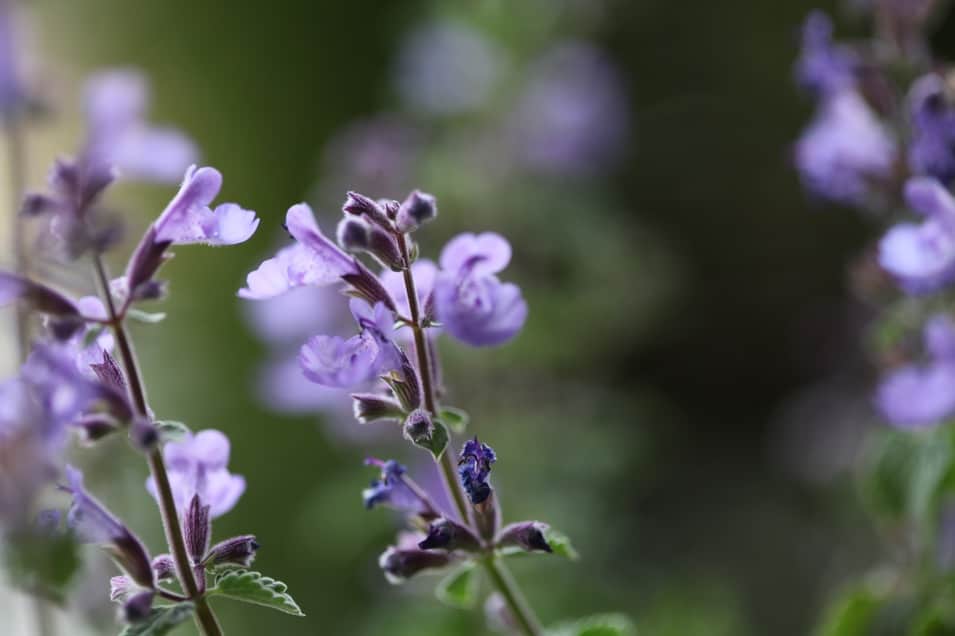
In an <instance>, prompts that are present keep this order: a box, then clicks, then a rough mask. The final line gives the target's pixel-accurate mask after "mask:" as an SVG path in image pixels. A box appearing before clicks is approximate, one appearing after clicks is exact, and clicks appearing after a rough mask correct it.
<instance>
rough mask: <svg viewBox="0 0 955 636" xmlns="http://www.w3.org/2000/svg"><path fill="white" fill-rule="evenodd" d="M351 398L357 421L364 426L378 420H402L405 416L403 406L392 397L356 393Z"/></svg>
mask: <svg viewBox="0 0 955 636" xmlns="http://www.w3.org/2000/svg"><path fill="white" fill-rule="evenodd" d="M351 397H352V410H353V412H354V415H355V419H356V420H358V421H359V422H361V423H362V424H367V423H368V422H375V421H377V420H400V419H401V418H402V417H404V415H405V412H404V410H403V409H402V408H401V404H399V403H398V402H396V401H395V400H393V399H391V398H390V397H387V396H384V395H377V394H375V393H354V394H352V396H351Z"/></svg>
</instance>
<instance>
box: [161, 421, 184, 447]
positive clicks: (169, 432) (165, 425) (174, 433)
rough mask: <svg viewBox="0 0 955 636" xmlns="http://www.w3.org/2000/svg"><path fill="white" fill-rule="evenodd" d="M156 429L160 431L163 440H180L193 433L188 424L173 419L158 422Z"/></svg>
mask: <svg viewBox="0 0 955 636" xmlns="http://www.w3.org/2000/svg"><path fill="white" fill-rule="evenodd" d="M156 430H158V431H159V438H160V440H162V441H163V442H178V441H181V440H182V439H184V438H185V437H186V436H187V435H189V434H190V433H192V431H191V430H189V427H188V426H186V425H185V424H183V423H182V422H175V421H173V420H162V421H159V422H156Z"/></svg>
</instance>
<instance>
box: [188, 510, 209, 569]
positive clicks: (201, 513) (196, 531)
mask: <svg viewBox="0 0 955 636" xmlns="http://www.w3.org/2000/svg"><path fill="white" fill-rule="evenodd" d="M209 510H210V506H204V505H202V500H201V499H199V495H193V496H192V501H190V502H189V507H188V508H186V513H185V514H184V515H183V519H182V525H183V533H184V534H185V538H186V549H187V550H188V551H189V556H190V557H192V562H193V563H199V562H200V561H201V560H202V558H203V557H204V556H205V554H206V550H208V548H209V534H210V533H211V532H212V518H211V517H210V516H209Z"/></svg>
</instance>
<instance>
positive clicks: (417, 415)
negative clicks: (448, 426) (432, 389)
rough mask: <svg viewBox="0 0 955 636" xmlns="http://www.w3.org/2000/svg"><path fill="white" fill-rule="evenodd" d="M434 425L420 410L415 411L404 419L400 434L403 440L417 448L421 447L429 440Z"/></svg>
mask: <svg viewBox="0 0 955 636" xmlns="http://www.w3.org/2000/svg"><path fill="white" fill-rule="evenodd" d="M433 431H434V423H433V422H432V421H431V416H430V415H428V413H427V412H426V411H424V410H422V409H415V410H414V411H412V412H411V413H409V414H408V417H407V418H405V423H404V426H403V427H402V432H403V433H404V436H405V439H407V440H408V441H410V442H411V443H413V444H416V445H418V446H423V445H426V444H427V443H428V441H429V440H430V439H431V436H432V432H433Z"/></svg>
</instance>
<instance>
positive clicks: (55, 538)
mask: <svg viewBox="0 0 955 636" xmlns="http://www.w3.org/2000/svg"><path fill="white" fill-rule="evenodd" d="M5 560H6V565H7V567H8V568H9V579H10V580H11V581H13V583H14V585H16V586H17V587H20V588H22V589H24V590H26V591H27V592H29V593H31V594H36V595H38V596H41V597H43V598H46V599H48V600H51V601H56V602H60V601H62V600H63V597H64V592H65V590H66V587H67V585H68V584H69V582H70V580H71V579H72V578H73V576H74V575H75V574H76V571H77V570H78V569H79V567H80V557H79V550H78V546H77V543H76V540H75V539H74V537H73V535H72V534H71V533H68V532H64V533H59V532H57V533H51V534H45V533H44V534H38V533H32V532H28V533H23V534H16V535H14V536H11V537H8V540H7V543H6V548H5Z"/></svg>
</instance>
